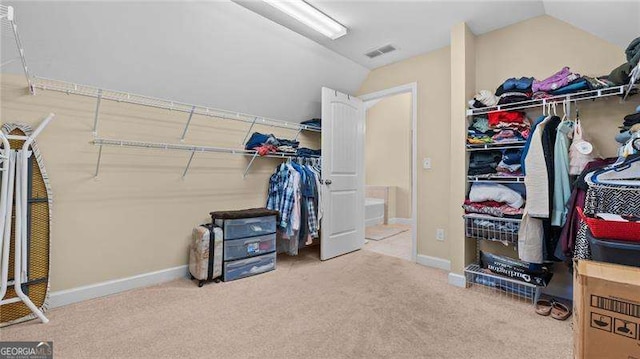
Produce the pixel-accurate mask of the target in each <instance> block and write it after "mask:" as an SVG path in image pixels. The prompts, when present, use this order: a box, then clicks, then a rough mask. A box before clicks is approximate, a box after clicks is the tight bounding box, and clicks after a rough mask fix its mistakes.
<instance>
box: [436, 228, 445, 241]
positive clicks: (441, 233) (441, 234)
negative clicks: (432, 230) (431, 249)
mask: <svg viewBox="0 0 640 359" xmlns="http://www.w3.org/2000/svg"><path fill="white" fill-rule="evenodd" d="M436 239H437V240H439V241H444V229H442V228H438V229H437V230H436Z"/></svg>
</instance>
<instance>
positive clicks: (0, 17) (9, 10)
mask: <svg viewBox="0 0 640 359" xmlns="http://www.w3.org/2000/svg"><path fill="white" fill-rule="evenodd" d="M0 22H1V23H2V31H3V32H4V31H6V30H10V31H11V32H12V33H13V37H14V39H15V42H16V47H17V48H18V54H19V58H20V62H21V63H22V69H23V71H24V75H25V76H26V78H27V84H28V86H29V91H31V93H33V86H32V83H31V78H32V77H31V74H30V72H29V67H28V66H27V59H26V57H25V55H24V47H23V46H22V41H21V40H20V35H18V25H17V24H16V21H15V12H14V10H13V6H6V5H0ZM15 60H17V59H12V60H9V61H5V62H4V63H3V64H2V66H4V65H7V64H9V63H12V62H14V61H15Z"/></svg>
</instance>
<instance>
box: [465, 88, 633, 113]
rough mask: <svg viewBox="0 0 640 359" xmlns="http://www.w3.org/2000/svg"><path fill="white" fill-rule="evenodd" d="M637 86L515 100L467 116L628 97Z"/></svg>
mask: <svg viewBox="0 0 640 359" xmlns="http://www.w3.org/2000/svg"><path fill="white" fill-rule="evenodd" d="M634 88H637V85H634V84H629V85H622V86H615V87H609V88H603V89H598V90H591V91H582V92H575V93H570V94H566V95H559V96H552V97H548V98H545V99H538V100H527V101H521V102H514V103H509V104H504V105H497V106H491V107H483V108H476V109H468V110H467V116H476V115H483V114H488V113H492V112H498V111H517V110H525V109H528V108H534V107H542V106H544V105H546V104H549V103H561V102H563V101H583V100H594V99H598V98H604V97H610V96H624V98H626V97H627V96H628V94H629V92H631V90H632V89H634Z"/></svg>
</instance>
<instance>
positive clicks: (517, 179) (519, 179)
mask: <svg viewBox="0 0 640 359" xmlns="http://www.w3.org/2000/svg"><path fill="white" fill-rule="evenodd" d="M467 182H470V183H474V182H480V183H482V182H484V183H524V176H497V175H494V176H489V177H483V176H467Z"/></svg>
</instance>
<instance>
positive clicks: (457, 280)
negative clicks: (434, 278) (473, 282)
mask: <svg viewBox="0 0 640 359" xmlns="http://www.w3.org/2000/svg"><path fill="white" fill-rule="evenodd" d="M449 284H451V285H454V286H456V287H460V288H466V287H467V280H466V278H465V277H464V276H463V275H460V274H456V273H449Z"/></svg>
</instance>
